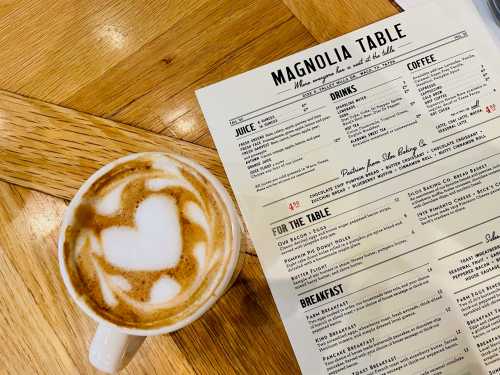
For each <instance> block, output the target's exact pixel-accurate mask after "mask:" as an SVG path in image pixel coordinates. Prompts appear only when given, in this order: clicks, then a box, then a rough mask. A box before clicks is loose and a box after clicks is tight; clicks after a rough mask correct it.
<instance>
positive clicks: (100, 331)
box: [89, 323, 146, 373]
mask: <svg viewBox="0 0 500 375" xmlns="http://www.w3.org/2000/svg"><path fill="white" fill-rule="evenodd" d="M145 338H146V337H145V336H132V335H127V334H126V333H122V332H120V331H118V330H116V329H114V328H112V327H110V326H108V325H106V324H102V323H101V324H99V326H98V327H97V331H96V333H95V335H94V338H93V339H92V342H91V343H90V347H89V360H90V363H92V365H93V366H94V367H95V368H97V369H98V370H100V371H103V372H107V373H114V372H117V371H119V370H121V369H122V368H124V367H125V366H126V365H127V364H128V363H129V362H130V360H131V359H132V357H133V356H134V354H135V353H136V352H137V349H139V347H140V346H141V344H142V342H143V341H144V339H145Z"/></svg>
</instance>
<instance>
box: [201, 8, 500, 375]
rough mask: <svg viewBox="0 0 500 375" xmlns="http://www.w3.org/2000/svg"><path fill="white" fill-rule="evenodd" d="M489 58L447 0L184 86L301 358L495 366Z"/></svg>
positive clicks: (353, 370)
mask: <svg viewBox="0 0 500 375" xmlns="http://www.w3.org/2000/svg"><path fill="white" fill-rule="evenodd" d="M499 61H500V56H499V53H498V50H497V49H496V48H495V46H494V44H493V42H492V39H491V36H490V35H489V34H488V33H487V32H486V30H485V28H484V25H483V24H482V22H481V21H480V18H479V16H478V14H477V10H476V8H475V7H474V6H473V4H472V2H471V1H470V0H443V1H440V2H438V3H431V4H427V5H425V6H423V7H420V8H416V9H412V10H409V11H407V12H404V13H402V14H399V15H396V16H394V17H391V18H388V19H386V20H383V21H381V22H378V23H375V24H372V25H370V26H368V27H366V28H363V29H360V30H358V31H355V32H353V33H350V34H348V35H345V36H343V37H340V38H337V39H334V40H331V41H329V42H326V43H323V44H320V45H317V46H315V47H313V48H310V49H307V50H305V51H302V52H300V53H297V54H294V55H292V56H289V57H286V58H284V59H281V60H279V61H276V62H274V63H272V64H269V65H266V66H262V67H260V68H257V69H255V70H252V71H250V72H247V73H245V74H242V75H239V76H236V77H233V78H230V79H228V80H225V81H223V82H219V83H217V84H214V85H212V86H209V87H206V88H203V89H201V90H199V91H197V96H198V100H199V102H200V104H201V107H202V109H203V112H204V114H205V117H206V120H207V123H208V125H209V128H210V131H211V133H212V136H213V138H214V140H215V143H216V145H217V149H218V151H219V153H220V156H221V158H222V161H223V163H224V166H225V169H226V172H227V175H228V177H229V180H230V182H231V185H232V188H233V190H234V193H235V195H236V198H237V200H238V203H239V206H240V208H241V211H242V214H243V216H244V219H245V222H246V225H247V227H248V230H249V232H250V236H251V238H252V240H253V242H254V244H255V247H256V250H257V253H258V256H259V259H260V262H261V264H262V267H263V269H264V272H265V275H266V277H267V280H268V282H269V285H270V288H271V291H272V293H273V296H274V299H275V301H276V305H277V307H278V310H279V312H280V315H281V318H282V320H283V322H284V324H285V327H286V330H287V333H288V336H289V338H290V341H291V344H292V346H293V349H294V351H295V354H296V356H297V359H298V362H299V364H300V367H301V370H302V371H303V373H305V374H349V375H361V374H362V375H373V374H404V375H413V374H415V375H416V374H453V375H466V374H469V375H477V374H488V375H493V374H500V303H499V301H500V203H499V202H500V95H499V92H498V88H499V78H500V69H499ZM264 370H265V369H263V371H264Z"/></svg>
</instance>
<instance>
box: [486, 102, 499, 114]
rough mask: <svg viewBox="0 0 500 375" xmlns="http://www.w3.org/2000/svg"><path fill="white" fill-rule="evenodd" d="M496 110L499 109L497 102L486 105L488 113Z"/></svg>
mask: <svg viewBox="0 0 500 375" xmlns="http://www.w3.org/2000/svg"><path fill="white" fill-rule="evenodd" d="M496 110H497V106H496V104H490V105H487V106H486V109H485V111H486V112H487V113H492V112H495V111H496Z"/></svg>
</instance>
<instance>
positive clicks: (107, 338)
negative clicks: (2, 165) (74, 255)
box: [58, 153, 244, 373]
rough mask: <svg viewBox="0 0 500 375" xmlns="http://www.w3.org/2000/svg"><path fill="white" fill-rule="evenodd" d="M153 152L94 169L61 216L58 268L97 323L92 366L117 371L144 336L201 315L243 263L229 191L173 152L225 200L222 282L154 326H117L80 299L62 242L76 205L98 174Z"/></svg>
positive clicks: (180, 325) (175, 327)
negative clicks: (200, 301) (188, 310)
mask: <svg viewBox="0 0 500 375" xmlns="http://www.w3.org/2000/svg"><path fill="white" fill-rule="evenodd" d="M151 154H154V153H140V154H131V155H128V156H125V157H123V158H120V159H117V160H115V161H113V162H111V163H109V164H107V165H105V166H104V167H102V168H101V169H99V170H98V171H97V172H95V173H94V174H93V175H92V176H90V178H89V179H88V180H87V181H85V182H84V183H83V185H82V186H81V187H80V189H79V190H78V192H77V193H76V195H75V196H74V197H73V199H72V201H71V203H70V204H69V206H68V208H67V210H66V213H65V215H64V219H63V222H62V226H61V231H60V235H59V242H58V253H59V268H60V270H61V275H62V278H63V281H64V284H65V286H66V289H67V290H68V292H69V295H70V296H71V298H72V299H73V300H74V301H75V302H76V304H77V305H78V306H79V307H80V308H81V309H82V310H83V311H84V312H85V313H86V314H87V315H88V316H89V317H91V318H92V319H93V320H94V321H96V322H97V323H98V324H99V326H98V327H97V331H96V334H95V336H94V338H93V340H92V343H91V344H90V348H89V360H90V362H91V363H92V365H93V366H94V367H96V368H97V369H99V370H101V371H104V372H108V373H113V372H116V371H118V370H120V369H122V368H123V367H125V366H126V365H127V363H128V362H129V361H130V360H131V359H132V357H133V356H134V354H135V353H136V352H137V349H139V347H140V345H141V344H142V342H143V341H144V339H145V338H146V337H147V336H156V335H160V334H163V333H169V332H174V331H176V330H178V329H181V328H183V327H185V326H187V325H188V324H190V323H192V322H193V321H195V320H196V319H198V318H199V317H200V316H201V315H203V314H204V313H205V312H206V311H207V310H208V309H210V307H212V305H213V304H214V303H215V302H216V301H217V300H218V299H219V298H220V297H221V296H222V295H223V294H224V292H225V291H226V290H227V289H228V288H229V287H230V286H231V285H232V283H233V282H234V280H235V279H236V277H237V276H238V273H239V271H240V270H241V267H242V265H243V258H244V256H243V252H242V249H241V235H242V231H241V222H240V218H239V216H238V213H237V211H236V208H235V206H234V203H233V201H232V199H231V197H230V196H229V194H228V192H227V191H226V189H225V188H224V186H222V184H221V183H220V182H219V180H217V178H216V177H215V176H213V175H212V174H211V173H210V172H209V171H208V170H207V169H205V168H204V167H202V166H201V165H199V164H197V163H195V162H194V161H192V160H189V159H186V158H183V157H180V156H178V155H173V156H174V157H175V158H176V159H178V160H180V161H182V162H184V163H185V164H187V165H189V166H190V167H192V168H194V169H195V170H196V171H198V172H199V173H201V174H202V175H203V176H204V177H205V178H206V179H207V180H208V181H209V182H210V183H211V184H212V186H213V187H214V188H215V189H216V190H217V192H218V193H219V195H220V197H221V199H222V201H223V202H224V204H225V206H226V208H227V212H228V213H229V217H230V220H231V229H232V238H233V243H232V249H233V254H232V256H231V258H230V260H229V264H228V267H226V274H225V275H224V278H223V282H221V283H220V285H219V287H218V288H217V289H216V290H215V291H214V293H213V294H212V296H211V297H210V298H209V299H208V300H207V303H206V304H205V305H203V306H202V307H200V308H199V309H198V310H197V311H196V312H195V313H193V314H192V315H190V316H188V317H186V318H185V319H183V320H180V321H177V322H176V323H175V324H171V325H166V326H162V327H159V328H154V329H138V328H128V327H122V326H118V325H116V324H114V323H112V322H110V321H107V320H106V319H104V318H103V317H101V316H99V315H97V314H96V313H95V312H94V311H93V310H92V309H91V308H90V307H89V306H88V305H87V304H86V303H85V301H84V300H83V298H81V297H80V296H79V295H78V294H77V293H76V291H75V288H74V286H73V284H72V283H71V281H70V277H69V275H68V271H67V269H66V262H65V259H64V251H63V250H64V241H65V232H66V228H67V226H68V224H69V223H70V220H71V218H72V217H73V213H74V210H75V208H76V207H78V205H79V204H80V202H81V197H82V196H83V195H84V194H85V192H86V191H87V190H88V188H89V187H90V186H91V185H92V184H93V183H94V182H95V181H96V180H97V179H98V178H99V177H101V176H103V175H104V174H106V173H107V172H109V171H110V170H111V169H112V168H114V167H115V166H116V165H119V164H122V163H125V162H127V161H130V160H133V159H134V158H136V157H140V156H142V155H144V156H147V155H151ZM161 154H162V155H165V156H167V157H168V156H169V154H168V153H161Z"/></svg>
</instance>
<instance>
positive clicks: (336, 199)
mask: <svg viewBox="0 0 500 375" xmlns="http://www.w3.org/2000/svg"><path fill="white" fill-rule="evenodd" d="M499 138H500V135H499V136H497V137H495V138H491V139H488V140H487V141H484V142H482V143H478V144H476V145H474V146H471V147H469V148H466V149H464V150H462V151H457V152H455V153H453V154H451V155H448V156H445V157H442V158H441V159H437V160H434V161H431V162H430V163H427V164H424V165H421V166H419V167H417V168H413V169H411V170H409V171H406V172H403V173H401V174H398V175H397V176H393V177H390V178H388V179H386V180H383V181H380V182H377V183H375V184H372V185H369V186H365V187H364V188H362V189H359V190H355V191H351V192H350V193H348V194H344V195H342V196H340V197H337V198H335V199H331V200H329V201H326V202H323V203H321V204H317V205H316V206H313V207H311V208H308V209H307V210H302V211H299V212H296V213H294V214H292V215H288V216H285V217H283V218H281V219H278V220H274V221H272V222H271V223H270V225H274V224H277V223H279V222H281V221H283V220H287V219H290V218H292V217H295V216H297V215H300V214H303V213H304V212H307V211H311V210H313V209H315V208H318V207H321V206H324V205H326V204H330V203H333V202H336V201H338V200H339V199H342V198H345V197H348V196H350V195H353V194H357V193H359V192H360V191H363V190H366V189H370V188H372V187H374V186H377V185H380V184H383V183H386V182H387V181H390V180H393V179H395V178H398V177H402V176H404V175H407V174H408V173H411V172H415V171H417V170H419V169H422V168H424V167H427V166H429V165H432V164H435V163H438V162H440V161H442V160H446V159H448V158H451V157H452V156H455V155H458V154H461V153H463V152H465V151H468V150H471V149H473V148H476V147H479V146H482V145H484V144H486V143H489V142H493V141H495V140H497V139H499ZM495 155H497V154H495ZM490 157H491V156H490ZM475 163H477V162H474V163H472V164H475ZM462 168H464V167H461V168H458V169H462ZM448 173H450V172H448ZM448 173H446V174H448ZM435 178H437V177H433V178H432V180H433V179H435ZM420 184H421V183H419V184H417V185H420ZM307 190H310V189H307ZM307 190H306V191H307ZM404 190H407V189H404ZM404 190H402V191H404ZM393 194H395V193H393ZM393 194H391V195H393Z"/></svg>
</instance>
